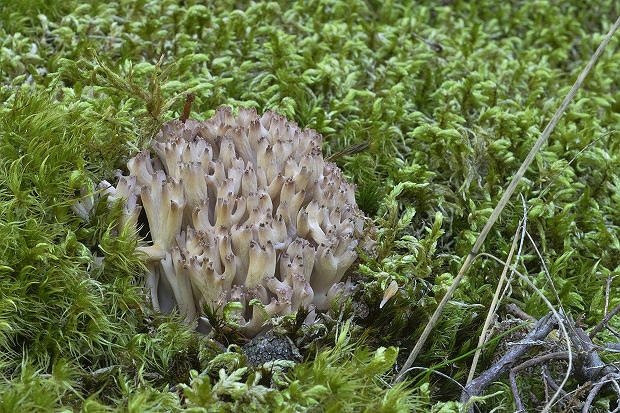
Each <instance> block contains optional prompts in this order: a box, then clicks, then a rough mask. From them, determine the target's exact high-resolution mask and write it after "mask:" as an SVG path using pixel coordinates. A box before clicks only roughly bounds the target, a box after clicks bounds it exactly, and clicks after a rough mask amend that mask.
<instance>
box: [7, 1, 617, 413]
mask: <svg viewBox="0 0 620 413" xmlns="http://www.w3.org/2000/svg"><path fill="white" fill-rule="evenodd" d="M203 3H204V4H203ZM594 3H596V4H595V5H594V4H590V2H583V1H576V0H571V1H563V2H555V1H543V0H540V1H507V2H497V1H492V0H485V1H458V0H457V1H449V0H447V1H421V2H407V1H398V2H397V1H375V0H310V1H297V2H294V1H269V2H268V1H264V2H263V1H258V2H245V1H214V2H200V1H198V0H158V1H146V0H139V1H129V0H117V1H114V0H112V1H102V0H91V1H78V0H19V1H17V0H15V1H12V0H5V1H0V81H1V86H0V411H5V412H14V411H24V412H26V411H28V412H29V411H65V410H66V411H88V412H91V411H128V412H146V411H179V410H187V411H193V412H199V411H291V412H293V411H307V410H312V411H334V412H335V411H368V412H383V411H384V412H392V411H394V412H395V411H435V412H440V411H441V412H452V411H463V410H467V409H468V408H472V409H473V408H475V409H476V411H492V410H495V411H514V410H517V409H519V408H522V409H524V410H527V411H537V410H542V409H545V408H547V409H550V410H549V411H582V410H588V409H591V410H593V411H608V410H614V409H616V410H614V411H618V407H617V405H618V396H619V394H620V386H619V385H618V383H619V379H620V374H619V371H620V356H619V353H620V346H619V345H618V342H619V341H620V333H619V331H620V316H618V315H615V314H617V312H618V309H619V306H620V258H619V257H620V139H619V137H620V132H618V129H619V128H620V89H619V88H618V85H619V84H620V34H616V35H615V36H614V37H613V38H612V40H611V42H610V43H609V45H608V46H607V48H606V49H605V51H604V52H603V54H602V55H601V57H600V59H599V61H598V63H597V65H596V66H595V68H594V69H593V70H592V72H591V73H590V74H589V75H588V77H587V78H586V79H585V82H584V83H583V85H582V86H581V88H580V89H579V90H578V91H577V94H576V96H575V98H574V99H573V101H572V103H571V104H570V105H569V106H568V108H567V109H566V111H565V112H564V114H563V116H562V118H561V119H560V121H559V123H558V125H557V127H556V128H555V130H554V131H553V133H552V134H551V136H550V137H549V140H548V142H547V143H546V144H545V145H544V146H543V147H542V149H541V150H540V151H539V153H538V154H537V155H536V157H535V158H534V161H533V163H532V164H531V166H530V167H529V168H528V169H527V171H526V173H525V176H524V178H523V179H522V180H521V182H520V183H519V185H518V186H517V189H516V191H515V194H514V195H513V196H512V197H511V199H510V202H509V203H508V205H507V207H506V208H505V209H504V210H503V212H502V214H501V215H500V218H499V220H498V221H497V223H496V224H495V226H494V227H493V228H492V229H491V232H490V233H489V235H488V237H487V239H486V241H485V243H484V244H483V246H482V249H481V252H484V253H486V254H488V255H483V256H479V257H477V258H476V259H475V260H474V261H473V264H472V266H471V267H470V268H469V270H468V272H467V274H466V275H465V277H464V279H463V281H462V282H461V283H460V284H459V286H458V288H457V289H456V291H455V294H454V295H453V296H452V297H451V299H450V300H449V301H448V304H447V306H446V307H445V308H444V309H443V311H442V313H441V317H440V318H439V322H438V323H437V325H436V326H435V327H434V328H433V330H432V331H431V333H430V336H429V338H428V339H427V340H426V343H425V345H424V346H423V347H422V350H421V352H420V354H419V355H418V356H417V358H416V359H415V361H414V363H413V369H411V370H410V371H408V372H407V373H406V374H405V376H404V378H405V380H404V381H402V382H400V383H396V382H395V380H394V379H395V377H396V375H397V374H398V373H399V371H400V370H401V368H402V366H403V364H404V362H405V360H406V359H407V357H408V355H409V354H410V352H411V350H412V348H413V347H414V345H415V343H416V341H417V340H418V338H419V337H420V335H421V333H422V330H423V329H424V327H425V326H426V325H427V323H428V321H429V319H430V317H431V315H432V314H433V312H434V311H435V310H436V309H437V306H438V304H439V301H440V300H441V298H442V297H443V296H444V295H445V293H446V291H447V290H448V288H449V287H450V285H451V284H452V282H453V281H454V279H455V277H456V275H457V273H458V271H459V268H460V267H461V265H462V263H463V261H464V260H465V258H466V257H467V255H468V254H469V252H470V250H471V249H472V246H473V245H474V242H475V240H476V237H477V236H478V234H479V233H480V231H481V229H482V227H483V226H484V225H485V223H486V222H487V220H488V219H489V216H490V214H491V211H492V210H493V208H494V207H495V206H496V205H497V203H498V201H499V199H500V198H501V196H502V194H503V193H504V191H505V189H506V187H507V186H508V184H509V183H510V181H511V179H512V177H513V176H514V175H515V173H516V171H517V170H518V169H519V166H520V165H521V163H522V161H523V160H524V159H525V157H526V155H527V153H528V152H529V151H530V149H531V148H532V146H533V145H534V143H535V142H536V140H537V139H538V137H539V136H540V134H541V132H542V130H543V129H544V128H545V126H546V125H547V123H548V122H549V120H550V119H551V117H552V115H553V113H554V112H555V111H556V109H557V108H558V107H559V105H560V103H561V102H562V100H563V99H564V97H565V96H566V95H567V93H568V91H569V90H570V88H571V86H572V85H573V83H574V82H575V80H576V78H577V76H578V75H579V73H580V72H581V71H582V70H583V68H584V67H585V65H586V63H587V62H588V61H589V60H590V57H591V56H592V55H593V53H594V51H595V50H596V48H597V47H598V46H599V44H600V43H601V41H602V40H603V38H604V36H605V34H606V33H607V32H608V31H609V30H610V28H611V27H612V25H613V23H614V21H615V19H616V18H617V16H619V15H620V3H618V2H617V1H614V0H601V1H597V2H594ZM189 92H192V93H193V94H194V96H195V101H194V102H193V106H192V116H193V117H196V118H198V119H207V118H209V117H211V116H212V115H213V114H214V113H215V109H216V108H217V107H218V106H220V105H228V106H231V107H232V108H233V110H236V109H237V108H238V107H240V106H244V107H255V108H256V109H257V111H258V113H259V114H260V113H263V112H264V111H266V110H273V111H275V112H277V113H279V114H282V115H285V116H286V117H287V118H288V119H289V120H294V121H295V122H297V124H299V125H300V126H301V127H308V128H313V129H316V130H317V131H318V132H319V133H320V134H322V136H323V154H324V156H325V157H328V156H332V158H331V159H333V160H334V162H336V163H337V164H338V166H339V167H340V168H341V169H342V170H343V172H344V174H345V176H346V177H347V178H348V179H349V181H350V182H354V183H355V184H356V185H357V188H356V198H357V202H358V205H359V206H360V208H361V209H362V210H363V211H364V213H365V214H366V216H368V217H369V218H371V219H372V220H373V222H374V225H375V226H376V228H377V231H376V240H377V243H378V245H377V251H376V254H375V255H374V256H367V257H366V256H365V257H361V258H360V259H359V260H358V261H357V262H356V264H355V265H354V266H353V267H352V268H351V270H350V271H349V273H348V276H349V277H350V279H351V280H353V281H354V282H355V283H356V285H357V289H356V292H355V295H354V296H353V297H352V298H350V299H349V300H348V301H347V302H346V303H344V304H343V305H342V306H341V307H339V308H334V309H332V310H331V311H330V313H328V314H325V315H322V316H320V318H319V323H318V324H317V325H315V326H313V327H312V328H309V327H302V328H299V326H298V325H297V324H296V323H295V322H294V321H295V319H294V318H293V319H291V318H288V319H283V320H279V321H280V323H279V324H280V325H279V327H278V329H277V330H278V334H281V335H284V336H288V337H289V338H290V339H291V340H292V341H293V342H294V343H295V344H296V346H297V347H298V350H299V352H300V354H301V356H302V358H303V361H302V362H300V363H297V364H296V363H295V362H291V361H278V362H271V363H268V364H264V365H259V366H253V365H251V363H248V358H247V357H246V355H245V354H244V351H243V350H242V346H244V344H245V343H246V341H247V340H245V339H243V338H242V337H239V336H236V335H229V336H215V335H214V334H211V335H204V334H200V333H197V332H195V331H194V329H193V327H192V326H191V325H190V326H188V325H185V324H184V323H183V322H182V320H181V319H180V318H179V317H178V316H175V315H174V314H169V315H163V314H157V313H155V312H153V310H152V308H150V306H149V305H148V304H147V301H146V299H145V296H144V292H143V288H142V286H143V283H144V271H143V270H144V263H143V262H141V261H140V259H139V258H138V257H137V256H136V255H135V254H134V250H135V247H136V245H137V244H138V240H137V239H136V238H135V237H134V236H133V235H132V234H129V233H124V232H121V233H120V234H116V233H115V231H114V227H115V226H116V223H117V222H118V219H119V211H118V210H108V208H107V207H106V206H105V205H103V203H101V205H97V206H96V207H95V208H94V209H93V211H92V213H91V216H90V218H89V219H88V220H85V219H83V218H81V217H80V216H79V215H77V214H75V213H74V210H73V209H72V206H73V205H74V204H75V202H76V200H77V199H78V198H79V197H80V190H83V189H93V188H95V186H96V185H97V184H98V183H99V182H100V181H102V180H104V179H105V180H108V181H110V182H116V178H115V173H116V171H117V170H119V169H120V170H121V171H123V172H124V173H126V171H127V167H126V164H127V160H128V159H129V158H130V157H132V156H134V155H135V154H136V153H137V152H138V151H139V150H141V149H143V148H147V147H148V146H149V144H150V141H151V139H152V138H153V136H154V135H155V133H156V132H157V131H158V129H159V127H160V126H161V125H162V124H163V123H164V122H166V121H168V120H170V119H173V118H178V117H179V116H180V115H181V113H182V112H183V101H184V96H185V94H186V93H189ZM351 148H354V150H352V149H351ZM513 241H514V242H513ZM493 257H496V258H497V260H494V259H493ZM101 258H103V260H102V259H101ZM498 260H499V261H498ZM504 262H508V263H510V264H511V265H513V266H514V269H516V270H517V271H513V270H512V269H510V268H508V267H507V266H505V265H504V264H503V263H504ZM503 272H504V274H505V278H506V279H507V285H508V286H507V287H503V286H502V288H501V289H500V290H499V291H500V296H499V299H498V300H497V301H498V305H497V306H493V307H494V308H492V303H493V302H494V300H493V297H494V294H495V291H496V289H497V286H498V282H499V280H500V278H501V276H502V273H503ZM519 274H521V275H519ZM393 282H395V283H396V284H397V285H398V290H397V291H396V292H395V294H394V295H393V296H392V297H391V298H390V299H389V300H388V301H387V303H386V304H385V305H384V306H382V308H380V305H379V304H380V302H381V301H382V299H383V297H384V294H385V291H386V290H387V289H388V286H390V285H391V284H392V283H393ZM504 285H506V283H505V284H504ZM490 309H491V310H492V317H490V318H489V320H490V324H489V327H490V328H489V332H488V340H487V341H486V343H485V344H484V345H483V346H482V349H481V351H480V354H479V359H478V361H477V366H476V368H475V372H474V373H473V376H472V377H473V378H474V380H473V381H472V382H471V383H470V384H469V385H467V387H465V386H466V384H467V382H468V375H469V374H470V369H471V366H472V361H473V360H474V353H475V350H476V348H477V347H479V339H480V336H481V334H483V326H484V324H485V319H486V318H487V313H488V312H489V310H490ZM614 315H615V316H614ZM524 362H527V363H525V364H523V363H524ZM569 367H570V370H569ZM494 369H495V370H494ZM567 373H570V374H569V376H567ZM565 377H566V380H565ZM556 393H557V395H556ZM468 399H469V401H467V400H468Z"/></svg>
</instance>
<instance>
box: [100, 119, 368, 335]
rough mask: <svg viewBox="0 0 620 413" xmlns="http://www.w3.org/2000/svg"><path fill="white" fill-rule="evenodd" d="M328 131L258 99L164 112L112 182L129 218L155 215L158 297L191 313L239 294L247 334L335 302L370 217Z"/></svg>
mask: <svg viewBox="0 0 620 413" xmlns="http://www.w3.org/2000/svg"><path fill="white" fill-rule="evenodd" d="M321 143H322V137H321V135H319V134H317V132H316V131H314V130H311V129H305V130H303V131H302V130H301V129H300V128H299V127H298V126H297V125H296V124H295V123H293V122H288V121H287V120H286V119H285V118H284V117H283V116H280V115H278V114H276V113H273V112H270V111H268V112H266V113H265V114H264V115H262V116H258V115H257V113H256V111H255V110H254V109H244V108H240V109H239V113H238V116H234V115H233V113H232V110H231V109H230V108H228V107H220V108H218V109H217V111H216V113H215V115H214V116H213V117H212V118H210V119H208V120H206V121H197V120H194V119H188V120H187V121H186V122H181V121H178V120H173V121H170V122H168V123H167V124H165V125H164V126H163V127H162V129H161V130H160V132H159V133H158V134H157V136H156V138H155V141H154V142H153V144H152V147H151V150H144V151H142V152H140V153H139V154H138V155H137V156H135V157H134V158H132V159H131V160H130V161H129V162H128V165H127V166H128V169H129V172H130V174H129V176H122V177H120V179H119V182H118V184H117V186H116V187H115V188H112V187H111V188H109V189H108V192H109V193H110V197H109V199H111V200H114V199H119V198H122V199H124V205H123V208H124V209H123V224H129V225H134V226H136V225H137V223H138V217H139V215H140V213H141V209H143V210H144V213H145V215H146V219H147V221H148V229H149V232H150V238H151V240H152V242H151V245H148V246H142V247H139V251H140V252H141V253H143V254H144V255H145V256H146V259H147V262H148V268H149V273H148V274H147V288H148V292H149V294H150V297H151V300H152V303H153V306H154V308H155V309H156V310H158V311H165V312H168V311H171V310H172V309H173V308H174V307H176V308H178V311H180V312H181V313H182V314H183V315H184V316H185V317H186V320H188V321H189V320H195V319H197V318H198V317H200V315H201V309H202V308H203V306H204V305H208V306H210V307H211V308H213V309H220V311H221V309H222V308H223V306H224V305H225V304H226V303H227V302H231V301H236V302H240V303H241V304H242V309H240V310H239V311H238V312H237V314H236V316H237V318H238V320H237V321H238V324H239V325H240V326H241V329H242V330H243V331H244V333H245V334H247V335H249V336H253V335H255V334H256V333H258V332H259V331H260V330H261V329H262V328H263V325H264V324H265V322H266V321H267V320H268V319H269V318H271V317H273V316H277V315H287V314H291V313H294V312H296V311H297V310H298V309H299V308H300V307H304V308H309V309H316V310H318V311H324V310H327V309H328V308H329V307H330V306H331V304H332V303H333V301H334V299H335V297H336V296H337V295H338V294H339V293H341V292H343V290H344V289H345V284H344V283H343V282H342V279H343V277H344V274H345V271H346V270H347V269H348V268H349V267H350V266H351V264H352V263H353V262H354V261H355V259H356V258H357V253H356V247H357V245H358V242H359V241H360V238H361V236H362V230H363V222H364V221H363V214H362V213H361V211H360V210H359V209H358V207H357V204H356V202H355V196H354V187H353V185H351V184H348V183H347V182H346V180H345V178H344V177H343V175H342V172H341V171H340V169H339V168H338V167H337V166H336V165H335V164H332V163H329V162H326V161H325V160H324V159H323V156H322V153H321Z"/></svg>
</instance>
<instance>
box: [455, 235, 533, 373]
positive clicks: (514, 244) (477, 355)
mask: <svg viewBox="0 0 620 413" xmlns="http://www.w3.org/2000/svg"><path fill="white" fill-rule="evenodd" d="M521 228H522V225H521V224H520V225H519V226H518V227H517V230H516V231H515V236H514V238H513V239H512V246H511V247H510V252H509V253H508V258H506V264H505V265H504V270H503V271H502V275H501V276H500V277H499V282H498V283H497V288H496V289H495V294H494V295H493V301H492V302H491V306H490V307H489V312H488V313H487V318H486V320H484V327H482V333H480V338H479V339H478V347H480V348H479V349H478V350H476V353H475V354H474V359H473V361H472V362H471V368H470V369H469V376H468V377H467V384H469V383H471V381H472V380H473V379H474V374H475V373H476V365H477V364H478V358H480V353H481V352H482V345H483V344H484V343H485V342H486V341H487V332H488V330H489V325H491V320H492V319H493V315H494V314H495V310H496V308H497V305H498V301H499V294H500V292H501V291H502V285H503V284H504V280H505V279H506V273H507V272H508V267H509V266H510V262H511V261H512V256H513V254H514V252H515V249H516V248H517V240H518V239H519V231H520V230H521ZM517 259H518V258H517ZM515 265H516V263H515Z"/></svg>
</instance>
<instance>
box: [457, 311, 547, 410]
mask: <svg viewBox="0 0 620 413" xmlns="http://www.w3.org/2000/svg"><path fill="white" fill-rule="evenodd" d="M556 324H557V320H556V319H555V318H554V317H553V315H552V313H549V314H547V315H546V316H544V317H543V318H541V319H540V320H538V322H537V323H536V325H534V328H532V331H530V332H529V334H528V335H527V336H525V338H524V339H523V340H521V341H519V342H518V343H517V344H516V345H515V346H513V347H511V348H510V349H509V350H508V351H507V352H506V354H504V356H503V357H502V358H501V359H499V361H497V362H496V363H495V364H493V365H492V366H491V367H490V368H489V369H488V370H487V371H485V372H484V373H482V374H481V375H480V376H478V377H477V378H475V379H474V380H472V381H471V383H469V384H468V385H467V386H465V390H464V391H463V393H462V394H461V402H462V403H463V404H465V403H467V401H468V400H469V398H470V397H471V396H477V395H479V394H480V393H482V391H483V390H484V389H485V388H487V386H488V385H489V384H491V383H493V382H494V381H497V379H499V378H500V377H501V376H503V375H504V374H506V373H507V372H508V371H509V370H510V369H511V367H512V366H513V365H514V364H516V363H517V361H518V360H519V358H521V357H522V356H523V355H524V354H525V353H527V351H528V350H530V349H531V348H532V347H533V344H531V343H532V342H535V341H538V340H543V339H544V338H545V337H547V335H549V333H550V332H551V331H552V330H553V329H554V328H555V327H556Z"/></svg>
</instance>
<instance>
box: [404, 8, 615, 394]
mask: <svg viewBox="0 0 620 413" xmlns="http://www.w3.org/2000/svg"><path fill="white" fill-rule="evenodd" d="M618 26H620V16H619V17H618V18H617V19H616V22H615V23H614V25H613V26H612V27H611V29H610V30H609V33H607V36H605V39H603V41H602V42H601V44H600V45H599V47H598V49H596V52H594V54H593V55H592V57H591V58H590V61H589V62H588V64H587V65H586V67H585V68H584V69H583V71H582V72H581V73H580V74H579V77H578V78H577V80H576V81H575V84H574V85H573V87H572V88H571V90H570V91H569V92H568V94H567V95H566V97H565V98H564V101H563V102H562V104H561V105H560V107H559V108H558V110H557V111H556V112H555V114H554V115H553V117H552V118H551V120H550V121H549V123H548V124H547V126H546V127H545V130H543V132H542V134H541V135H540V137H539V138H538V140H537V141H536V144H535V145H534V147H533V148H532V150H530V153H528V155H527V157H526V158H525V160H524V161H523V163H522V164H521V167H520V168H519V170H518V171H517V173H516V174H515V177H514V178H513V180H512V181H511V182H510V185H508V188H506V191H505V192H504V195H502V198H501V199H500V200H499V202H498V204H497V206H496V207H495V209H494V210H493V213H492V214H491V216H490V217H489V220H488V221H487V223H486V225H485V226H484V228H483V229H482V231H481V232H480V235H478V238H477V239H476V242H475V243H474V246H473V248H472V249H471V251H470V253H469V255H467V258H466V259H465V262H464V263H463V265H462V266H461V269H460V270H459V272H458V274H457V276H456V278H455V279H454V282H453V283H452V285H451V286H450V289H449V290H448V291H447V292H446V294H445V295H444V297H443V298H442V300H441V302H440V303H439V306H438V307H437V309H436V310H435V312H434V313H433V315H432V316H431V319H430V320H429V322H428V324H427V325H426V327H425V328H424V331H423V332H422V335H421V336H420V338H419V339H418V341H417V343H416V344H415V346H414V347H413V350H411V354H409V357H408V358H407V361H406V362H405V364H404V365H403V367H402V368H401V370H400V372H399V373H398V375H397V376H396V378H395V379H394V382H395V383H398V382H400V381H402V380H403V379H404V378H405V374H406V371H407V370H408V369H409V368H410V367H411V365H412V364H413V362H414V361H415V359H416V357H417V356H418V354H419V353H420V350H422V346H424V343H426V339H427V338H428V336H429V335H430V333H431V331H432V330H433V328H434V327H435V324H437V321H438V320H439V317H440V315H441V312H442V311H443V309H444V307H445V306H446V304H447V303H448V300H450V298H452V295H453V294H454V291H455V290H456V288H457V287H458V285H459V283H460V282H461V280H462V279H463V277H464V276H465V273H466V272H467V270H468V269H469V267H470V266H471V263H472V261H473V259H474V257H475V256H476V254H478V251H479V250H480V247H481V246H482V244H483V243H484V241H485V239H486V237H487V235H488V234H489V231H490V230H491V227H493V225H494V224H495V221H497V218H498V217H499V215H500V213H501V212H502V210H503V209H504V207H505V206H506V204H507V203H508V200H509V199H510V197H511V196H512V194H513V192H514V191H515V189H516V187H517V185H518V184H519V182H520V181H521V178H523V175H524V174H525V171H526V170H527V168H528V167H529V166H530V164H531V163H532V160H534V156H536V153H537V152H538V151H539V150H540V148H541V147H542V146H543V145H544V143H545V142H546V141H547V139H548V138H549V135H551V132H553V130H554V129H555V126H556V125H557V123H558V121H559V120H560V117H561V116H562V114H563V113H564V111H565V110H566V107H567V106H568V105H569V103H570V102H571V101H572V100H573V97H574V96H575V93H577V90H578V89H579V88H580V87H581V84H582V83H583V81H584V79H585V77H586V76H587V75H588V73H589V72H590V70H592V67H593V66H594V65H595V64H596V61H597V60H598V58H599V57H600V55H601V53H603V50H605V47H606V46H607V44H608V43H609V41H610V40H611V38H612V36H613V35H614V33H615V32H616V30H618Z"/></svg>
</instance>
